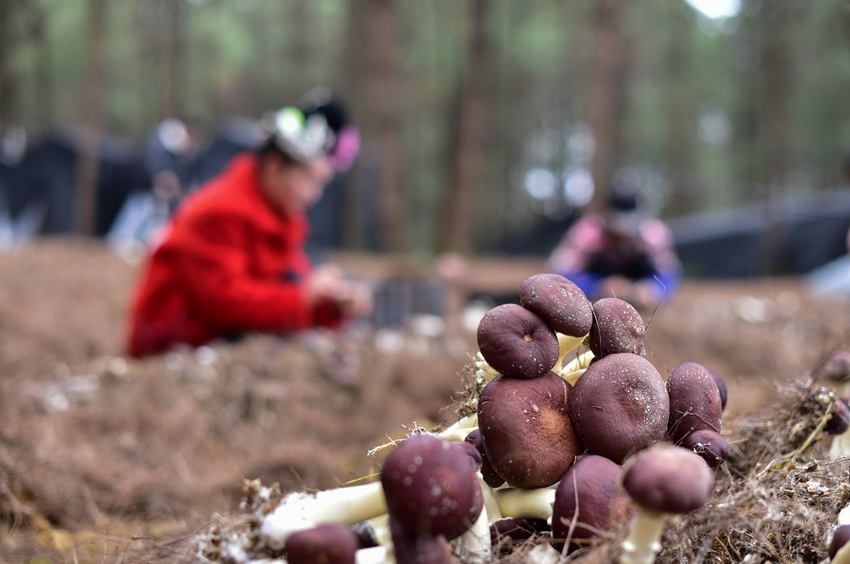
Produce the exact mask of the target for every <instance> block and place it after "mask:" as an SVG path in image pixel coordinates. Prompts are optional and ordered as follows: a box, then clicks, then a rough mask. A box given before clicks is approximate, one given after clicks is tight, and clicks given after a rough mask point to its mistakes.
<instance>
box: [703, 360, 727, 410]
mask: <svg viewBox="0 0 850 564" xmlns="http://www.w3.org/2000/svg"><path fill="white" fill-rule="evenodd" d="M705 369H706V370H708V373H709V374H711V377H712V378H714V383H715V384H717V391H718V392H720V409H721V410H723V411H725V410H726V400H727V399H729V389H728V388H727V387H726V380H724V379H723V376H721V375H720V374H718V373H717V372H715V371H714V370H712V369H711V368H708V367H706V368H705Z"/></svg>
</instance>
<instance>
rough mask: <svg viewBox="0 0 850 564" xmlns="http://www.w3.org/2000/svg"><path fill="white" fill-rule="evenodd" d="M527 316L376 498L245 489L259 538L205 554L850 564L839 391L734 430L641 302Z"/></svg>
mask: <svg viewBox="0 0 850 564" xmlns="http://www.w3.org/2000/svg"><path fill="white" fill-rule="evenodd" d="M520 302H521V304H507V305H502V306H497V307H495V308H493V309H491V310H490V311H489V312H487V314H485V315H484V317H483V318H482V320H481V323H480V324H479V327H478V335H477V341H478V347H479V353H478V355H477V357H476V360H475V363H474V367H473V369H470V370H469V371H468V378H469V381H468V382H467V384H466V385H465V390H466V395H465V397H462V398H460V401H459V402H458V405H457V408H458V409H457V417H456V419H457V420H456V422H455V423H453V424H451V425H449V426H448V427H446V428H444V429H434V430H431V431H427V430H425V429H421V428H416V429H413V430H411V432H409V433H408V434H407V435H406V436H404V437H399V438H397V439H395V440H393V441H391V442H390V443H387V444H384V445H381V446H380V447H377V448H375V449H373V450H372V451H370V453H371V454H373V455H374V454H376V453H380V454H381V455H385V456H386V458H385V460H384V461H383V464H382V465H381V469H380V471H379V472H378V473H377V476H375V477H376V478H377V480H376V481H372V482H370V483H366V484H361V485H356V486H349V487H342V488H337V489H334V490H327V491H320V492H316V493H301V492H292V493H287V494H286V495H281V494H280V491H279V489H277V488H276V487H274V486H273V487H272V488H271V489H268V488H265V487H263V486H262V485H260V484H259V483H256V482H246V486H245V488H246V498H245V501H244V503H243V507H244V508H245V509H246V510H247V514H248V517H247V518H246V519H245V520H243V521H242V526H241V527H233V526H231V525H230V524H229V523H228V522H227V521H226V520H225V521H222V522H221V523H217V524H216V525H215V526H214V527H213V529H211V531H210V533H209V534H208V535H205V536H202V537H201V539H200V541H199V544H198V551H199V552H198V555H199V557H200V558H202V559H204V560H208V561H222V562H230V563H233V564H237V563H239V564H241V563H243V562H244V563H247V562H250V561H253V560H258V559H278V560H281V561H283V560H284V559H285V560H286V561H288V562H290V563H291V564H299V563H302V562H303V563H307V562H339V563H349V562H350V563H355V562H357V563H361V564H362V563H370V562H390V563H391V562H401V563H405V562H432V563H449V562H470V563H473V562H474V563H479V562H493V561H522V562H541V563H543V562H559V561H585V560H586V561H592V562H615V561H616V562H620V563H621V564H650V563H652V562H656V561H659V562H682V561H709V562H714V561H716V562H738V561H747V562H761V561H783V562H784V561H788V562H797V561H800V562H808V561H818V559H821V558H823V557H824V556H825V555H826V554H827V550H830V551H831V552H832V553H835V554H838V556H836V560H835V561H836V562H839V561H841V559H842V558H844V557H843V556H842V554H843V553H842V552H841V550H842V547H841V542H842V539H843V534H844V532H843V531H844V529H841V530H839V531H838V532H837V533H836V535H835V537H834V539H833V543H832V547H831V548H829V542H828V541H829V537H830V533H831V531H833V530H834V529H835V528H836V526H837V525H838V524H839V523H841V524H845V523H844V521H845V520H844V519H843V518H840V517H839V512H840V511H841V509H842V508H843V507H844V506H845V505H847V502H848V500H849V499H850V485H848V484H846V483H844V482H845V481H846V473H847V468H846V464H845V462H844V459H842V458H840V459H839V460H837V461H832V462H831V461H829V460H828V459H825V458H824V453H825V452H826V449H827V448H828V446H827V445H826V443H828V442H829V441H828V440H826V439H827V437H828V436H829V435H830V434H832V435H841V433H843V432H845V431H847V428H848V425H847V423H848V418H847V405H846V404H845V403H844V401H843V400H841V399H839V398H838V397H837V396H836V394H835V393H834V392H832V391H830V390H829V389H827V388H822V387H816V386H814V385H813V384H812V383H811V381H807V382H798V383H797V385H796V387H794V388H793V389H789V390H786V391H785V392H784V404H783V406H782V407H781V409H778V410H777V414H776V416H774V417H772V418H768V419H764V420H754V419H750V420H740V421H738V422H736V425H735V426H734V427H732V428H726V430H725V431H724V429H723V410H724V407H725V405H726V400H727V397H728V396H727V394H728V390H727V387H726V384H725V381H724V379H723V378H722V376H720V375H719V374H718V373H717V372H716V371H714V370H712V369H710V368H708V367H705V366H703V365H701V364H699V363H696V362H692V361H688V362H683V363H681V364H679V365H678V366H676V367H675V368H673V369H672V370H671V371H669V374H666V375H665V376H666V377H665V376H662V375H661V373H660V372H659V371H658V370H657V369H656V367H655V366H654V365H653V364H652V363H651V362H650V361H648V360H646V356H647V347H646V343H645V335H646V326H645V324H644V321H643V319H642V317H641V316H640V314H639V313H638V312H637V311H636V310H635V309H634V308H633V307H631V306H630V305H629V304H627V303H626V302H623V301H622V300H618V299H616V298H608V299H604V300H600V301H598V302H596V303H593V304H591V303H590V302H589V301H588V300H587V299H586V298H585V297H584V296H583V294H581V292H580V291H579V290H578V289H577V288H576V287H575V286H574V285H572V283H570V282H569V281H568V280H566V279H564V278H562V277H560V276H556V275H536V276H533V277H531V278H529V279H528V280H526V282H524V283H523V285H522V288H521V290H520ZM587 319H589V320H591V323H590V324H589V325H588V324H587V323H584V322H583V321H584V320H587ZM565 320H566V322H565ZM577 320H578V321H577ZM556 328H557V329H556ZM561 331H567V333H563V332H561ZM848 377H850V374H848ZM837 440H838V439H836V441H837ZM848 513H850V509H848ZM331 523H332V524H334V525H336V526H339V525H342V526H343V530H345V526H348V527H349V529H348V530H349V533H348V534H347V535H346V536H345V540H344V541H340V542H341V543H342V544H338V543H336V542H334V541H331V540H327V537H324V536H321V535H320V534H319V533H320V532H322V531H325V529H326V527H327V526H328V524H331ZM305 538H313V539H314V541H313V545H312V546H311V547H310V550H309V551H308V553H309V554H312V556H311V557H310V558H306V559H302V558H301V557H299V556H298V554H300V553H301V552H303V551H304V548H303V543H304V542H305V541H304V539H305ZM293 539H295V540H293ZM350 539H355V540H356V541H355V542H352V541H351V540H350ZM296 541H297V547H296V545H295V544H293V543H295V542H296ZM341 546H344V547H345V550H342V549H341V548H340V547H341ZM310 551H312V552H310ZM848 551H850V548H848Z"/></svg>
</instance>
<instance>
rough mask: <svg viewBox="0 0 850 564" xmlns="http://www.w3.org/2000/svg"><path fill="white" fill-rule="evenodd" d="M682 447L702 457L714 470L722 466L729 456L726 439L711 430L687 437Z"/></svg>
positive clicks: (695, 432)
mask: <svg viewBox="0 0 850 564" xmlns="http://www.w3.org/2000/svg"><path fill="white" fill-rule="evenodd" d="M681 446H682V447H683V448H686V449H688V450H690V451H693V452H694V453H696V454H698V455H699V456H701V457H702V459H703V460H705V463H706V464H708V466H709V468H712V469H714V468H717V467H718V466H720V465H721V464H722V463H723V461H725V460H726V457H727V456H729V445H728V444H726V439H724V438H723V437H721V436H720V435H719V434H718V433H715V432H714V431H712V430H711V429H703V430H701V431H694V432H693V433H691V434H690V435H688V436H687V437H685V439H684V440H683V441H682V445H681Z"/></svg>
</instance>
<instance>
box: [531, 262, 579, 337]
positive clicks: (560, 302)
mask: <svg viewBox="0 0 850 564" xmlns="http://www.w3.org/2000/svg"><path fill="white" fill-rule="evenodd" d="M519 300H520V303H521V304H522V306H523V307H524V308H526V309H527V310H529V311H532V312H534V313H536V314H537V315H538V316H540V318H541V319H543V321H545V322H546V325H548V326H549V327H550V328H551V329H553V330H554V331H558V332H559V333H563V334H564V335H569V336H571V337H584V336H585V335H587V334H588V333H589V332H590V327H591V325H593V308H592V306H591V305H590V301H589V300H588V299H587V296H585V295H584V292H582V291H581V289H580V288H579V287H578V286H576V285H575V284H573V283H572V282H570V281H569V280H567V279H566V278H564V277H563V276H561V275H559V274H535V275H534V276H531V277H529V278H526V279H525V281H524V282H523V283H522V286H521V288H520V291H519Z"/></svg>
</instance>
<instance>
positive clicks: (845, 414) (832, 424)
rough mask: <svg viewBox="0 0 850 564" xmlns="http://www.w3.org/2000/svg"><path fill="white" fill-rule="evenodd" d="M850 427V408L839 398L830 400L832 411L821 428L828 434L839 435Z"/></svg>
mask: <svg viewBox="0 0 850 564" xmlns="http://www.w3.org/2000/svg"><path fill="white" fill-rule="evenodd" d="M847 429H850V409H848V408H847V404H846V403H844V401H842V400H841V399H836V400H835V401H833V402H832V413H831V414H830V417H829V420H828V421H827V422H826V425H824V428H823V430H824V431H826V432H827V434H829V435H841V434H843V433H844V432H845V431H847Z"/></svg>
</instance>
